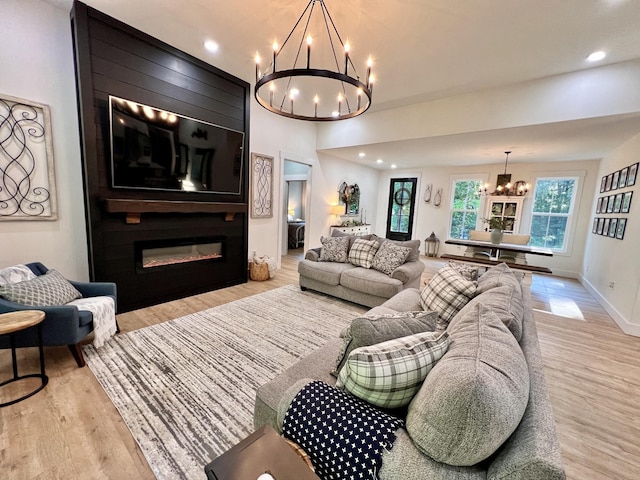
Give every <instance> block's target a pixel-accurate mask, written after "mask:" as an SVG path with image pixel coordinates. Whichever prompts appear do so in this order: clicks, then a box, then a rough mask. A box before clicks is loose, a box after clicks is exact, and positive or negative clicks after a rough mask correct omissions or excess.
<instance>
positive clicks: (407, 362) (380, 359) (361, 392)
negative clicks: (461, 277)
mask: <svg viewBox="0 0 640 480" xmlns="http://www.w3.org/2000/svg"><path fill="white" fill-rule="evenodd" d="M448 347H449V336H448V334H447V332H442V333H441V332H423V333H416V334H414V335H409V336H407V337H401V338H396V339H393V340H388V341H386V342H382V343H378V344H376V345H371V346H369V347H360V348H356V349H355V350H353V351H352V352H351V353H350V354H349V358H348V359H347V362H346V363H345V365H344V367H343V368H342V370H340V374H339V375H338V381H337V382H336V386H337V387H338V388H344V389H345V390H346V391H348V392H349V393H351V394H352V395H354V396H356V397H358V398H361V399H362V400H364V401H366V402H368V403H370V404H372V405H376V406H378V407H383V408H398V407H403V406H405V405H408V404H409V403H410V402H411V400H412V399H413V397H414V395H415V394H416V393H417V392H418V390H420V386H421V385H422V382H423V381H424V379H425V378H426V377H427V374H428V373H429V372H430V371H431V369H432V368H433V367H434V366H435V364H436V363H437V361H438V360H440V358H442V356H443V355H444V354H445V352H446V351H447V348H448Z"/></svg>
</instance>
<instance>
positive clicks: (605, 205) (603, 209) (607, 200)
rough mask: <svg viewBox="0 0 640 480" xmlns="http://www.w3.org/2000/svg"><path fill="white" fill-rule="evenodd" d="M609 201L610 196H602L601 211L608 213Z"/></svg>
mask: <svg viewBox="0 0 640 480" xmlns="http://www.w3.org/2000/svg"><path fill="white" fill-rule="evenodd" d="M608 202H609V197H602V205H600V213H607V203H608Z"/></svg>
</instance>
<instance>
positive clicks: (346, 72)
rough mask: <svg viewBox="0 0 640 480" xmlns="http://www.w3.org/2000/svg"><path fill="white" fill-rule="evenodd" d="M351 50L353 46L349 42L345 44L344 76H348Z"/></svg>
mask: <svg viewBox="0 0 640 480" xmlns="http://www.w3.org/2000/svg"><path fill="white" fill-rule="evenodd" d="M349 50H351V45H349V42H347V43H345V44H344V74H345V75H348V70H349Z"/></svg>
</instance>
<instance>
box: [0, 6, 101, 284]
mask: <svg viewBox="0 0 640 480" xmlns="http://www.w3.org/2000/svg"><path fill="white" fill-rule="evenodd" d="M0 32H2V48H0V65H1V66H2V67H1V69H2V73H1V74H0V94H5V95H9V96H13V97H18V98H23V99H26V100H33V101H35V102H38V103H43V104H46V105H48V106H49V108H50V110H51V124H52V132H53V150H54V162H55V175H56V186H57V200H58V220H56V221H2V222H0V267H2V266H7V265H12V264H15V263H26V262H31V261H41V262H42V263H44V264H45V265H47V266H48V267H50V268H55V269H56V270H59V271H60V272H61V273H62V274H63V275H65V276H66V277H68V278H73V279H76V280H87V279H88V278H89V271H88V260H87V246H86V233H85V221H84V196H83V190H82V173H81V161H80V143H79V140H78V131H79V130H78V114H77V107H76V89H75V77H74V67H73V46H72V41H71V26H70V21H69V14H68V12H65V11H63V10H61V9H58V8H55V7H53V6H51V5H49V4H47V3H44V2H41V1H38V0H3V2H2V14H1V15H0Z"/></svg>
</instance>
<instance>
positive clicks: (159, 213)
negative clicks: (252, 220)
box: [71, 2, 250, 312]
mask: <svg viewBox="0 0 640 480" xmlns="http://www.w3.org/2000/svg"><path fill="white" fill-rule="evenodd" d="M167 21H171V19H167ZM71 26H72V31H73V36H74V53H75V64H76V82H77V91H78V105H79V112H78V114H79V117H80V140H81V150H82V156H83V157H82V162H83V164H82V169H83V178H84V191H85V208H86V221H87V238H88V247H89V269H90V276H91V279H92V280H93V281H113V282H116V283H117V285H118V311H120V312H123V311H128V310H132V309H135V308H140V307H144V306H148V305H152V304H156V303H160V302H164V301H168V300H172V299H175V298H180V297H184V296H188V295H192V294H196V293H201V292H204V291H208V290H213V289H216V288H221V287H225V286H229V285H234V284H238V283H243V282H246V281H247V248H248V207H247V204H248V190H247V189H248V183H249V182H248V176H249V175H248V172H249V98H250V97H249V95H250V86H249V84H248V83H246V82H244V81H243V80H241V79H238V78H236V77H234V76H232V75H229V74H227V73H225V72H223V71H221V70H219V69H217V68H215V67H213V66H211V65H209V64H207V63H205V62H203V61H201V60H198V59H196V58H194V57H192V56H190V55H188V54H186V53H184V52H182V51H179V50H177V49H176V48H174V47H171V46H170V45H167V44H165V43H163V42H161V41H159V40H157V39H155V38H153V37H151V36H149V35H147V34H145V33H142V32H140V31H139V30H136V29H135V28H133V27H131V26H129V25H126V24H124V23H122V22H120V21H118V20H115V19H113V18H111V17H109V16H107V15H105V14H103V13H101V12H99V11H97V10H95V9H93V8H90V7H88V6H87V5H85V4H83V3H81V2H75V3H74V6H73V10H72V12H71ZM109 95H114V96H118V97H122V98H126V99H130V100H133V101H136V102H139V103H142V104H146V105H150V106H153V107H156V108H160V109H163V110H166V111H170V112H174V113H178V114H181V115H185V116H188V117H192V118H196V119H200V120H204V121H206V122H210V123H213V124H216V125H220V126H222V127H226V128H231V129H234V130H238V131H242V132H244V133H245V138H244V149H243V157H242V158H243V169H242V192H241V195H225V194H214V193H195V192H192V193H188V192H164V191H151V190H133V189H132V190H127V189H113V188H111V187H110V185H111V183H110V158H111V154H110V141H109V138H110V133H109V132H110V129H109ZM122 200H134V201H135V200H139V201H142V202H138V203H136V202H133V204H136V205H137V207H136V208H137V210H136V211H135V212H132V214H133V216H130V215H129V213H128V212H125V213H122V210H121V209H120V208H114V207H113V205H119V206H121V205H123V204H126V202H124V203H123V202H121V201H122ZM153 201H158V202H160V204H161V205H165V204H168V202H176V204H179V205H181V208H178V209H175V208H172V209H168V211H166V210H163V209H162V208H158V207H157V205H158V204H157V203H156V204H154V205H155V207H154V208H150V209H149V211H144V205H145V202H146V204H149V205H151V204H153ZM199 203H202V206H201V208H199V205H198V204H199ZM190 204H193V206H189V205H190ZM213 204H215V205H216V207H215V208H212V207H211V205H213ZM225 204H226V205H228V207H225V206H224V205H225ZM141 205H142V207H141ZM207 205H208V206H207ZM141 209H142V211H141ZM131 218H138V219H139V222H137V223H136V222H129V223H127V221H126V220H127V219H131ZM208 236H222V237H224V238H225V239H226V255H225V259H224V261H222V262H215V263H210V262H206V261H204V262H191V263H186V264H184V265H181V266H175V267H172V268H170V269H158V270H157V271H155V269H154V271H149V272H146V271H145V272H137V271H136V265H135V248H134V244H135V243H136V242H140V241H148V240H164V239H172V238H173V239H180V238H186V237H208Z"/></svg>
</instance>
